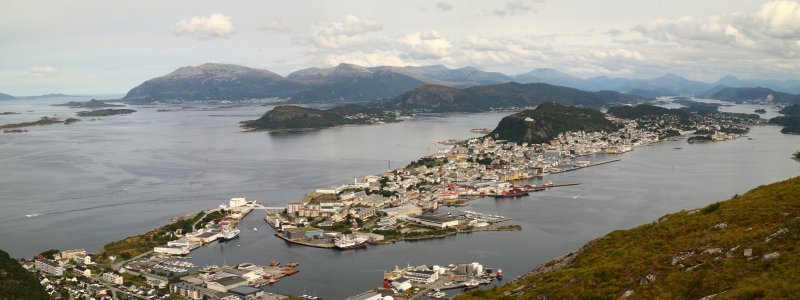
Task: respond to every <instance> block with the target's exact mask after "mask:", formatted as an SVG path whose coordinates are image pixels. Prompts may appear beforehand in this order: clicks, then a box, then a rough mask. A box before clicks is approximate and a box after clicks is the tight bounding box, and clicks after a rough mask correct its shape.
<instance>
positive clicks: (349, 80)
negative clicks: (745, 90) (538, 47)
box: [123, 63, 800, 103]
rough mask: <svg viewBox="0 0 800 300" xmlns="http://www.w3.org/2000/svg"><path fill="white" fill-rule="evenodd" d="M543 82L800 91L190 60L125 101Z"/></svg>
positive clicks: (670, 92) (470, 70)
mask: <svg viewBox="0 0 800 300" xmlns="http://www.w3.org/2000/svg"><path fill="white" fill-rule="evenodd" d="M510 82H518V83H544V84H549V85H555V86H564V87H571V88H575V89H580V90H585V91H603V90H608V91H616V92H622V93H628V94H631V95H636V96H639V97H647V98H654V97H658V96H676V95H712V94H714V93H716V92H718V91H720V90H722V89H724V88H726V87H730V86H731V85H735V86H736V87H743V86H747V87H756V86H764V87H767V88H772V89H774V90H776V91H778V92H794V91H797V92H800V81H797V80H786V81H776V80H740V79H737V78H736V77H733V76H730V75H728V76H725V77H723V78H721V79H720V80H719V81H718V82H714V83H705V82H700V81H694V80H689V79H686V78H683V77H681V76H678V75H675V74H666V75H663V76H660V77H656V78H652V79H628V78H611V77H605V76H599V77H592V78H586V79H583V78H578V77H575V76H572V75H569V74H566V73H563V72H559V71H557V70H554V69H535V70H532V71H530V72H528V73H525V74H520V75H516V76H513V77H512V76H508V75H504V74H501V73H497V72H486V71H481V70H479V69H476V68H474V67H463V68H459V69H450V68H447V67H445V66H443V65H430V66H406V67H388V66H382V67H370V68H366V67H362V66H358V65H353V64H340V65H338V66H335V67H331V68H307V69H303V70H298V71H295V72H293V73H291V74H289V75H287V76H286V77H283V76H281V75H278V74H276V73H273V72H270V71H268V70H262V69H253V68H248V67H244V66H237V65H229V64H212V63H209V64H203V65H200V66H197V67H193V66H187V67H182V68H179V69H177V70H175V71H174V72H172V73H169V74H167V75H165V76H162V77H158V78H154V79H150V80H147V81H145V82H144V83H142V84H140V85H139V86H137V87H134V88H133V89H131V90H130V91H129V92H128V93H127V95H125V97H124V98H123V99H124V100H126V101H130V102H136V101H144V102H147V101H153V100H243V99H254V98H270V97H281V98H290V99H291V102H293V103H311V102H358V101H370V100H376V99H392V98H396V97H398V96H400V95H403V94H404V93H406V92H408V91H410V90H412V89H415V88H417V87H420V86H423V85H426V84H434V85H438V86H442V87H449V88H459V89H468V88H470V87H474V86H487V85H495V84H502V83H510Z"/></svg>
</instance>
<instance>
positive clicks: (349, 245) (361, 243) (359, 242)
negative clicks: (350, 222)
mask: <svg viewBox="0 0 800 300" xmlns="http://www.w3.org/2000/svg"><path fill="white" fill-rule="evenodd" d="M333 244H334V245H335V246H336V249H339V250H348V249H357V248H362V247H366V246H367V239H365V238H363V237H350V236H346V235H343V236H341V237H339V238H337V239H336V240H334V241H333Z"/></svg>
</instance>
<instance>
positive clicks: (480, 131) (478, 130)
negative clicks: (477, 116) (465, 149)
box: [470, 128, 492, 134]
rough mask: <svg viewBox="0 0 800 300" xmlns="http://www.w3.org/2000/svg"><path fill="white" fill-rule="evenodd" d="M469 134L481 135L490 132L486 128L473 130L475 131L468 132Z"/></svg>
mask: <svg viewBox="0 0 800 300" xmlns="http://www.w3.org/2000/svg"><path fill="white" fill-rule="evenodd" d="M470 132H472V133H481V134H489V133H491V132H492V131H491V130H489V129H488V128H475V129H472V130H470Z"/></svg>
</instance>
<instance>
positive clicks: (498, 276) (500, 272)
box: [497, 269, 503, 280]
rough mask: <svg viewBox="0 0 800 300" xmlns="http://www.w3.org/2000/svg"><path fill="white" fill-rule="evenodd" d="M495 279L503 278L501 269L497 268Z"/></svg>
mask: <svg viewBox="0 0 800 300" xmlns="http://www.w3.org/2000/svg"><path fill="white" fill-rule="evenodd" d="M497 280H503V269H497Z"/></svg>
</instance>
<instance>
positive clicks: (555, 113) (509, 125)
mask: <svg viewBox="0 0 800 300" xmlns="http://www.w3.org/2000/svg"><path fill="white" fill-rule="evenodd" d="M616 130H617V127H616V126H614V123H612V122H611V121H609V120H608V119H606V118H605V116H604V115H603V113H601V112H600V111H597V110H592V109H585V108H578V107H570V106H563V105H560V104H556V103H544V104H542V105H539V107H537V108H536V109H528V110H524V111H522V112H519V113H516V114H513V115H510V116H507V117H504V118H503V119H502V120H500V123H499V124H498V125H497V128H495V129H494V130H493V131H492V132H491V133H490V134H489V135H490V136H493V137H496V138H497V139H501V140H508V141H511V142H516V143H523V142H524V143H547V142H550V141H551V140H553V139H554V138H555V137H557V136H558V134H559V133H562V132H567V131H586V132H595V131H607V132H613V131H616Z"/></svg>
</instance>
